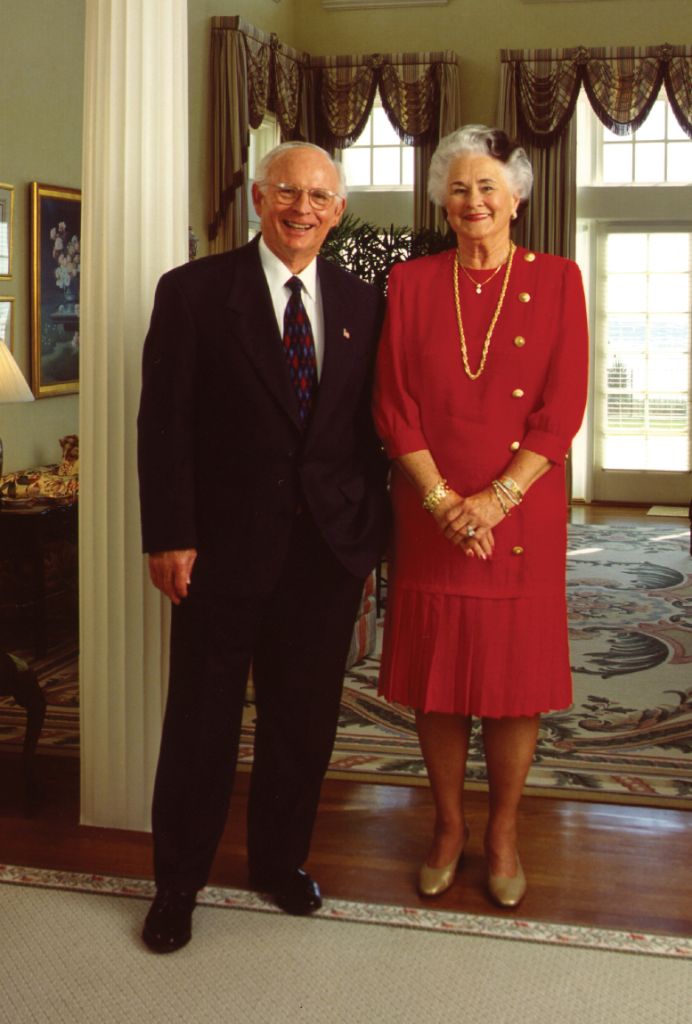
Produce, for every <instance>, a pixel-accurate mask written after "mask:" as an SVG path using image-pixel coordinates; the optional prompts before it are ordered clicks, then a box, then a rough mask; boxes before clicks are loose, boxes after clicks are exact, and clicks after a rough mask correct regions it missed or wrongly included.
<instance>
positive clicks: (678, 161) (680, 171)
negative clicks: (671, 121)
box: [667, 129, 692, 183]
mask: <svg viewBox="0 0 692 1024" xmlns="http://www.w3.org/2000/svg"><path fill="white" fill-rule="evenodd" d="M681 130H682V129H681ZM667 148H668V176H667V180H668V181H673V182H685V181H686V182H688V183H689V182H692V142H690V141H689V140H688V141H687V142H669V143H668V147H667Z"/></svg>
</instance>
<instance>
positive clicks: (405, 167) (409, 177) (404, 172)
mask: <svg viewBox="0 0 692 1024" xmlns="http://www.w3.org/2000/svg"><path fill="white" fill-rule="evenodd" d="M401 184H402V185H411V186H413V146H403V147H402V150H401Z"/></svg>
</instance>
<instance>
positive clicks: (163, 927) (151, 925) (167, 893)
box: [142, 889, 197, 953]
mask: <svg viewBox="0 0 692 1024" xmlns="http://www.w3.org/2000/svg"><path fill="white" fill-rule="evenodd" d="M196 900H197V893H196V892H180V891H179V890H178V889H159V890H158V891H157V893H156V896H155V898H154V902H153V903H152V905H151V907H150V908H149V913H148V914H147V919H146V921H145V922H144V930H143V932H142V938H143V939H144V941H145V942H146V944H147V946H148V947H149V949H151V950H153V951H154V953H175V951H176V949H182V947H183V946H186V945H187V943H188V942H189V941H190V939H191V938H192V911H193V910H194V909H195V902H196Z"/></svg>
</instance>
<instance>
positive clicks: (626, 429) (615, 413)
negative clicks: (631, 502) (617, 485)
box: [596, 227, 692, 472]
mask: <svg viewBox="0 0 692 1024" xmlns="http://www.w3.org/2000/svg"><path fill="white" fill-rule="evenodd" d="M691 247H692V234H689V233H684V232H670V231H655V230H654V231H636V230H635V231H622V230H620V229H613V228H611V227H606V228H605V229H604V230H602V231H601V232H599V254H598V265H599V266H600V267H601V268H602V276H601V281H600V282H599V283H600V289H599V296H598V302H597V310H598V312H597V332H596V333H597V338H598V339H599V341H600V345H599V354H600V360H599V367H600V369H599V374H598V377H599V379H597V384H596V389H597V390H596V401H597V402H598V403H599V404H600V408H599V409H598V413H597V420H598V422H599V423H600V430H599V435H598V454H599V457H600V463H601V465H602V467H603V469H630V470H654V471H660V470H663V471H671V470H672V471H683V472H686V471H687V470H689V469H690V443H689V442H690V418H689V404H688V396H689V389H690V285H691V276H690V265H691V261H690V249H691Z"/></svg>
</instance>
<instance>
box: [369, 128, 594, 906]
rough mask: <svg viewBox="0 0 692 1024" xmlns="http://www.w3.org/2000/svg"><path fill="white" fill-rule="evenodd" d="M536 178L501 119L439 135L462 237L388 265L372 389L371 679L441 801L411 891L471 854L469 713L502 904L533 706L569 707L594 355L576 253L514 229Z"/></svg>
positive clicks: (450, 872) (446, 202)
mask: <svg viewBox="0 0 692 1024" xmlns="http://www.w3.org/2000/svg"><path fill="white" fill-rule="evenodd" d="M532 180H533V175H532V171H531V166H530V164H529V161H528V159H527V157H526V154H525V153H524V151H523V150H522V149H521V148H520V147H519V146H518V145H516V144H515V143H513V142H512V141H511V140H510V139H508V137H507V136H506V135H505V134H504V132H502V131H499V130H497V129H489V128H486V127H484V126H482V125H471V126H467V127H465V128H462V129H460V130H459V131H456V132H453V133H452V134H451V135H448V136H447V137H446V138H444V139H443V140H442V141H441V142H440V144H439V146H438V148H437V151H436V152H435V154H434V156H433V159H432V163H431V166H430V188H429V191H430V196H431V198H432V199H433V200H434V201H435V202H437V203H438V204H440V205H442V206H443V207H444V208H445V211H446V215H447V220H448V221H449V224H450V226H451V228H452V229H453V230H454V232H455V234H456V237H457V246H456V249H455V250H452V251H448V252H444V253H441V254H439V255H435V256H428V257H424V258H422V259H418V260H412V261H410V262H408V263H405V264H401V265H399V266H396V267H395V268H394V269H393V271H392V273H391V275H390V279H389V292H388V308H387V317H386V321H385V326H384V332H383V336H382V340H381V344H380V351H379V358H378V372H377V380H376V387H375V418H376V422H377V425H378V428H379V432H380V436H381V437H382V439H383V441H384V444H385V447H386V449H387V452H388V454H389V456H390V458H392V459H393V460H394V467H395V468H394V471H393V473H392V498H393V503H394V510H395V533H394V548H393V554H392V563H391V567H390V590H389V599H388V607H387V618H386V623H385V635H384V649H383V657H382V673H381V677H380V691H381V693H383V694H384V696H385V697H387V698H388V699H389V700H392V701H396V702H398V703H401V704H405V705H408V706H409V707H412V708H414V709H415V712H416V723H417V729H418V735H419V739H420V744H421V749H422V751H423V757H424V759H425V763H426V766H427V770H428V776H429V779H430V784H431V787H432V793H433V798H434V802H435V809H436V819H435V829H434V834H433V838H432V845H431V847H430V850H429V853H428V856H427V859H426V861H425V863H424V864H423V866H422V868H421V870H420V876H419V890H420V892H421V893H423V894H424V895H427V896H435V895H438V894H440V893H442V892H444V891H445V890H446V889H447V888H449V886H450V885H451V884H452V883H453V881H454V876H455V872H456V870H457V866H458V864H459V861H460V858H461V855H462V853H463V849H464V844H465V842H466V839H467V837H468V829H467V827H466V822H465V819H464V809H463V808H464V776H465V768H466V758H467V752H468V744H469V734H470V727H471V719H472V716H474V715H475V716H478V717H480V718H481V720H482V729H483V741H484V747H485V755H486V762H487V771H488V785H489V817H488V823H487V828H486V832H485V851H486V857H487V863H488V887H489V891H490V894H491V896H492V897H493V899H494V900H495V901H496V902H497V903H498V904H500V905H501V906H503V907H512V906H516V904H517V903H518V902H519V901H520V900H521V898H522V897H523V895H524V893H525V891H526V879H525V876H524V872H523V870H522V867H521V862H520V860H519V856H518V852H517V812H518V807H519V801H520V797H521V792H522V787H523V785H524V782H525V779H526V775H527V773H528V770H529V767H530V765H531V761H532V759H533V755H534V751H535V746H536V739H537V735H538V726H539V716H540V714H541V712H544V711H547V710H550V709H559V708H564V707H566V706H568V705H569V704H570V702H571V677H570V667H569V656H568V644H567V615H566V603H565V546H566V518H567V516H566V496H565V473H564V461H565V457H566V453H567V450H568V448H569V446H570V443H571V440H572V437H573V436H574V434H575V432H576V431H577V429H578V427H579V424H580V422H581V418H582V415H583V410H584V404H585V398H586V382H587V359H588V338H587V325H586V314H585V306H584V296H583V290H582V284H581V278H580V274H579V270H578V269H577V267H576V265H575V264H574V263H572V262H571V261H570V260H566V259H562V258H560V257H557V256H546V255H540V254H538V253H534V252H529V251H527V250H525V249H521V248H519V247H518V246H516V245H515V244H514V242H513V241H512V240H511V238H510V227H511V224H512V221H514V220H515V219H516V218H517V216H518V215H519V214H520V213H521V212H522V209H523V207H525V206H526V204H527V202H528V197H529V193H530V190H531V185H532Z"/></svg>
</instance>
